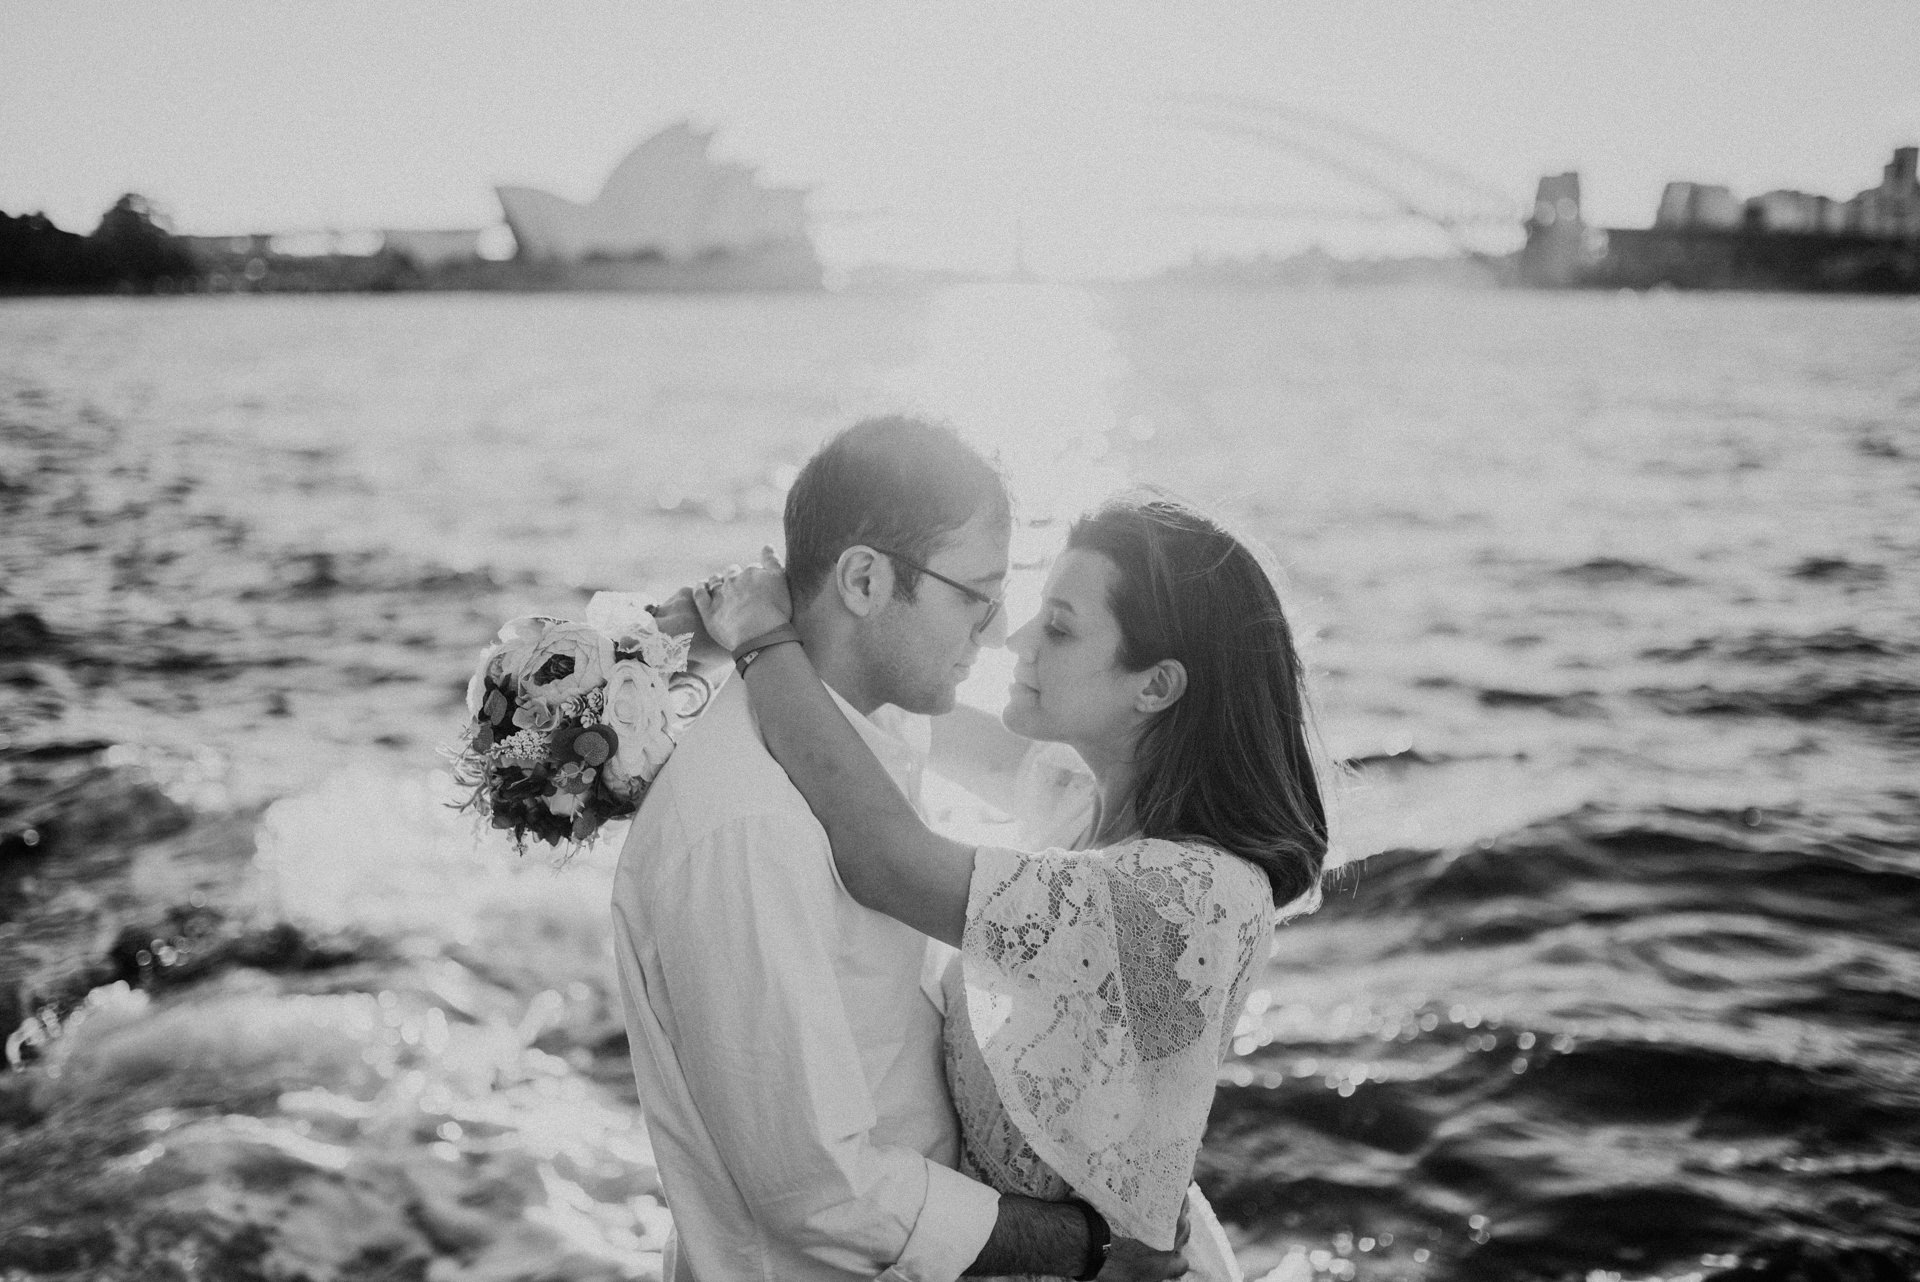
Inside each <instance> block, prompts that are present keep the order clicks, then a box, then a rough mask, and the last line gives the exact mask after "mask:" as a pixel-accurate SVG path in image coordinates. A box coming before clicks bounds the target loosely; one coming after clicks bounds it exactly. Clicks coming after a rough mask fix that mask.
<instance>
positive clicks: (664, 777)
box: [628, 682, 819, 848]
mask: <svg viewBox="0 0 1920 1282" xmlns="http://www.w3.org/2000/svg"><path fill="white" fill-rule="evenodd" d="M745 696H746V691H745V690H743V689H742V688H741V687H740V685H739V683H738V682H728V683H727V685H725V686H723V687H722V688H721V689H720V691H719V693H718V694H716V695H715V696H714V698H713V702H712V703H711V704H710V705H708V707H707V709H706V711H704V712H703V713H701V714H700V716H699V717H698V718H696V719H695V721H694V723H693V724H692V725H691V726H689V727H688V728H687V731H686V733H685V734H684V735H682V736H681V738H680V742H679V743H678V744H677V745H676V746H675V747H674V750H673V755H672V756H670V757H668V758H667V763H666V765H665V766H663V767H661V770H660V773H659V775H658V776H656V777H655V779H654V781H653V785H652V786H651V787H650V788H648V789H647V795H646V798H645V799H644V800H643V801H642V802H641V803H640V813H639V814H638V815H636V816H635V817H634V823H633V833H634V836H635V837H641V838H642V839H643V840H645V841H647V842H649V843H652V844H658V843H661V842H667V843H672V844H675V845H692V844H696V843H699V842H701V841H703V840H706V839H709V838H711V837H713V836H714V835H716V834H718V833H720V832H721V831H722V830H724V829H727V828H730V827H737V826H740V825H743V824H765V825H769V826H774V825H780V824H784V823H794V824H800V825H802V826H803V827H805V828H808V829H812V830H816V831H817V830H818V829H819V824H818V822H817V821H816V820H815V819H814V818H813V812H812V811H811V810H809V809H807V803H806V801H805V799H804V798H802V797H801V796H800V794H799V792H798V791H797V790H796V789H795V788H794V786H793V782H792V781H791V780H789V779H788V778H787V773H786V771H784V770H782V769H781V768H780V763H779V762H777V761H775V760H774V759H773V757H772V755H771V754H770V753H768V751H767V747H766V744H765V743H763V742H762V741H761V739H760V733H759V730H758V728H757V727H756V726H755V725H754V722H753V718H752V716H751V715H750V713H749V711H748V708H747V702H746V697H745ZM633 844H634V842H633V840H632V839H631V838H630V839H629V842H628V845H629V847H630V848H631V847H632V845H633Z"/></svg>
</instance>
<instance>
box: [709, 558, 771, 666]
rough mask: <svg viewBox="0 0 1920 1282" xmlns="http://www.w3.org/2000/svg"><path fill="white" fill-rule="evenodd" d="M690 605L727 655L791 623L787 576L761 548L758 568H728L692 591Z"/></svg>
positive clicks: (755, 566)
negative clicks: (696, 608)
mask: <svg viewBox="0 0 1920 1282" xmlns="http://www.w3.org/2000/svg"><path fill="white" fill-rule="evenodd" d="M693 603H694V605H695V606H697V607H698V608H699V611H700V618H701V620H702V621H703V622H704V623H705V624H706V625H707V633H708V634H709V635H710V636H712V638H713V639H714V640H715V641H716V642H718V643H719V644H720V645H722V646H724V647H726V649H727V650H728V651H732V650H733V649H734V648H736V647H738V646H739V645H741V644H742V643H743V642H746V641H749V640H751V639H752V638H754V637H757V636H759V635H760V634H761V633H763V632H771V631H773V630H774V629H775V628H778V627H781V626H783V625H785V624H788V623H791V622H792V621H793V602H792V599H791V598H790V597H789V596H788V594H787V572H786V568H785V567H784V566H782V565H781V564H780V558H779V557H777V556H775V555H774V554H773V549H772V548H762V549H761V551H760V564H758V565H750V566H746V567H745V568H742V567H740V566H737V565H736V566H730V567H729V568H728V569H727V571H726V573H724V574H718V575H715V576H714V577H713V578H711V579H709V580H707V581H706V582H705V583H703V584H701V585H700V586H699V587H697V588H695V589H693Z"/></svg>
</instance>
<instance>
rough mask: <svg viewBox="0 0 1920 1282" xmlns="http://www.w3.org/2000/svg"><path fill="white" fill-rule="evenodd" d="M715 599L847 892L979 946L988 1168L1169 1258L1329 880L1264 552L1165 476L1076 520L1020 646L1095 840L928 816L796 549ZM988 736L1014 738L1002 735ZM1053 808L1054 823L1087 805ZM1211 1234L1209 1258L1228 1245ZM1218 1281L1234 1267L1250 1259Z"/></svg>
mask: <svg viewBox="0 0 1920 1282" xmlns="http://www.w3.org/2000/svg"><path fill="white" fill-rule="evenodd" d="M695 599H696V603H697V604H698V606H699V608H700V612H701V615H702V617H703V619H704V620H705V622H706V624H707V628H708V631H709V632H710V633H711V634H712V636H713V638H714V640H716V641H717V642H719V643H720V644H721V645H723V646H726V647H728V648H729V649H733V650H735V651H736V654H737V656H738V658H739V660H740V662H741V667H742V671H743V673H744V675H745V680H746V682H747V689H748V694H749V697H750V698H751V700H752V703H753V708H754V712H755V715H756V717H757V718H758V720H759V723H760V728H761V732H762V734H763V735H764V737H765V739H766V742H767V746H768V748H769V749H770V750H771V752H772V753H773V755H774V757H775V758H776V759H777V760H778V761H779V762H780V764H781V765H782V767H784V768H785V769H786V771H787V773H788V775H789V776H790V777H791V778H792V780H793V782H794V785H795V786H796V787H797V788H798V789H799V790H800V792H801V793H802V795H804V796H805V797H806V799H807V802H808V804H809V805H810V806H811V807H812V809H813V811H814V813H815V815H816V816H817V817H818V818H819V819H820V821H821V824H822V826H823V827H824V828H825V830H826V833H827V836H828V839H829V840H830V842H831V844H832V847H833V855H834V861H835V864H836V866H837V867H838V869H839V871H840V876H841V879H842V881H843V882H844V883H845V884H846V887H847V889H848V891H849V892H850V893H851V894H852V895H853V896H854V898H856V899H858V900H859V901H860V902H861V903H862V904H865V905H866V906H867V907H869V908H872V909H875V910H877V911H880V912H883V913H886V914H888V915H890V916H892V917H895V918H896V919H898V920H900V921H902V922H905V923H906V924H908V925H910V926H913V927H915V928H916V929H918V930H920V931H922V932H924V933H926V934H928V935H931V936H933V937H934V938H936V939H940V940H943V941H944V942H946V943H948V944H951V945H953V946H955V947H957V948H958V949H959V957H958V958H957V960H956V962H955V964H954V965H952V966H950V967H949V968H948V971H947V974H946V976H945V979H944V981H943V989H944V993H945V996H946V998H947V1005H946V1009H947V1072H948V1078H949V1081H950V1083H951V1085H952V1088H953V1097H954V1102H955V1105H956V1108H957V1109H958V1111H959V1115H960V1121H961V1134H962V1140H963V1144H964V1159H965V1164H966V1167H967V1169H968V1170H969V1173H970V1174H974V1175H975V1176H976V1177H977V1178H980V1179H982V1180H983V1181H984V1182H986V1183H988V1184H991V1185H993V1186H994V1187H996V1188H998V1189H1000V1190H1002V1191H1008V1192H1017V1193H1022V1194H1025V1195H1027V1196H1031V1197H1042V1198H1051V1199H1064V1198H1067V1197H1070V1196H1074V1195H1078V1196H1079V1197H1081V1198H1083V1199H1085V1200H1086V1201H1087V1202H1088V1203H1090V1204H1091V1205H1092V1206H1093V1207H1094V1208H1095V1209H1097V1210H1098V1211H1100V1212H1101V1213H1102V1214H1103V1215H1104V1216H1105V1217H1106V1219H1107V1221H1108V1223H1109V1224H1111V1226H1112V1229H1113V1232H1114V1233H1115V1234H1116V1235H1122V1236H1125V1237H1129V1238H1135V1239H1138V1240H1140V1241H1142V1242H1145V1243H1146V1244H1148V1245H1149V1246H1151V1247H1154V1248H1157V1249H1162V1250H1164V1249H1167V1248H1168V1247H1169V1246H1170V1244H1172V1243H1173V1242H1174V1240H1175V1235H1176V1232H1177V1230H1178V1225H1179V1221H1180V1215H1181V1208H1182V1206H1183V1204H1184V1202H1185V1199H1186V1197H1187V1193H1188V1185H1189V1182H1190V1180H1191V1177H1192V1171H1193V1162H1194V1157H1195V1155H1196V1154H1197V1152H1198V1149H1199V1145H1200V1138H1201V1133H1202V1132H1203V1130H1204V1129H1205V1126H1206V1121H1207V1113H1208V1109H1209V1107H1210V1104H1211V1101H1212V1096H1213V1088H1214V1080H1215V1074H1216V1072H1217V1070H1218V1067H1219V1063H1220V1060H1221V1058H1222V1056H1223V1055H1224V1053H1225V1050H1226V1044H1227V1041H1228V1039H1229V1038H1230V1037H1231V1036H1232V1032H1233V1027H1234V1024H1235V1021H1236V1020H1237V1018H1238V1016H1239V1013H1240V1009H1241V1005H1242V1002H1243V999H1244V996H1245V991H1246V988H1247V985H1248V983H1249V981H1250V979H1251V977H1252V975H1253V974H1254V972H1255V970H1256V968H1257V967H1258V966H1259V965H1260V964H1261V963H1262V962H1264V961H1265V959H1266V957H1267V946H1268V942H1269V936H1270V933H1271V929H1272V925H1273V920H1274V912H1275V908H1276V905H1281V904H1286V903H1290V902H1292V901H1294V900H1296V899H1299V898H1300V897H1302V896H1304V895H1307V894H1309V893H1310V892H1312V891H1313V890H1314V888H1315V886H1316V884H1317V881H1318V877H1319V872H1320V866H1321V861H1322V858H1323V856H1324V854H1325V851H1326V835H1327V827H1326V818H1325V812H1324V809H1323V807H1322V803H1321V799H1320V791H1319V785H1318V781H1317V779H1316V777H1315V771H1314V767H1313V764H1312V757H1311V755H1310V753H1309V750H1308V743H1307V733H1306V725H1305V701H1304V697H1303V692H1302V680H1301V673H1300V665H1299V661H1298V658H1297V657H1296V655H1295V652H1294V646H1293V641H1292V637H1291V634H1290V632H1289V629H1288V627H1287V622H1286V619H1285V616H1284V614H1283V613H1282V611H1281V607H1280V602H1279V598H1278V596H1277V594H1276V593H1275V591H1274V588H1273V585H1272V583H1271V581H1270V580H1269V579H1268V577H1267V575H1266V573H1265V572H1264V570H1263V569H1262V568H1261V566H1260V564H1259V562H1258V561H1257V560H1256V559H1255V558H1254V556H1253V555H1252V554H1251V553H1250V552H1249V551H1248V550H1247V548H1246V547H1245V546H1244V545H1242V544H1241V543H1239V542H1238V541H1237V540H1235V539H1234V538H1233V537H1232V536H1231V535H1229V534H1228V533H1226V532H1225V531H1224V530H1222V529H1221V528H1220V527H1219V526H1217V525H1216V524H1215V523H1213V522H1212V521H1210V520H1209V519H1207V518H1206V517H1205V516H1203V515H1202V514H1200V513H1199V512H1197V511H1195V510H1194V509H1193V508H1191V507H1189V506H1187V505H1186V504H1184V503H1182V502H1180V501H1179V500H1176V499H1174V498H1171V497H1169V496H1166V495H1164V494H1160V493H1148V494H1145V495H1143V496H1136V497H1131V498H1123V499H1119V500H1115V501H1113V502H1110V503H1109V504H1107V505H1106V506H1104V507H1102V508H1101V509H1100V510H1098V511H1097V512H1095V513H1093V514H1091V515H1089V516H1087V517H1085V518H1083V519H1081V520H1080V521H1079V522H1077V523H1076V524H1075V525H1074V527H1073V529H1072V531H1071V532H1070V534H1069V535H1068V539H1067V548H1066V550H1065V552H1064V553H1063V554H1062V555H1061V556H1060V558H1059V561H1058V562H1057V564H1056V565H1055V566H1054V568H1053V571H1052V573H1051V574H1050V576H1049V578H1048V581H1047V586H1046V593H1045V599H1044V601H1043V603H1042V605H1041V609H1040V613H1039V614H1038V615H1037V616H1036V617H1035V618H1034V619H1033V620H1031V621H1030V622H1028V623H1027V624H1026V625H1025V626H1024V627H1022V628H1021V629H1020V630H1019V631H1018V632H1017V633H1016V634H1014V636H1013V637H1012V638H1011V639H1010V641H1009V645H1010V646H1011V648H1012V649H1013V651H1014V653H1015V655H1016V657H1017V659H1018V664H1017V666H1016V669H1015V680H1014V684H1013V686H1012V689H1011V698H1010V701H1009V703H1008V706H1007V708H1006V711H1005V712H1004V713H1003V716H1002V720H1003V722H1004V724H1005V726H1006V728H1007V729H1008V730H1010V731H1012V732H1013V733H1014V734H1017V735H1020V736H1024V737H1026V738H1028V739H1033V740H1042V741H1048V742H1051V743H1059V744H1065V745H1067V746H1069V747H1071V748H1072V749H1074V750H1075V751H1076V752H1077V753H1078V755H1079V757H1080V758H1082V759H1083V760H1084V761H1085V763H1086V765H1087V766H1088V767H1089V768H1090V769H1091V771H1092V776H1093V779H1092V784H1091V790H1090V796H1089V797H1088V800H1089V801H1090V803H1091V804H1089V805H1087V806H1085V807H1083V808H1082V811H1081V813H1084V816H1085V819H1084V823H1077V824H1076V825H1075V826H1077V827H1079V828H1080V831H1079V832H1077V833H1076V834H1074V839H1073V840H1072V841H1071V843H1070V844H1072V845H1073V846H1075V847H1076V849H1072V850H1069V849H1061V848H1055V849H1047V850H1042V851H1037V852H1035V851H1021V850H1005V849H996V848H992V847H985V846H983V847H979V848H977V849H976V848H974V847H971V846H967V845H964V844H961V843H959V842H955V841H951V840H948V839H946V838H944V837H941V836H940V835H938V834H936V833H934V832H932V831H930V830H929V829H928V828H927V827H926V825H925V824H924V823H922V822H921V820H920V819H919V817H918V815H916V814H915V812H914V810H913V809H912V807H911V806H910V805H909V804H908V802H907V801H906V800H905V799H904V798H903V797H902V796H901V795H900V793H899V792H898V791H897V790H896V789H895V788H894V786H893V784H892V782H891V781H890V780H889V779H888V777H887V775H886V774H885V772H884V771H883V770H882V769H881V767H880V766H879V764H878V763H877V762H876V761H875V760H874V759H873V758H872V756H871V755H870V754H869V753H868V751H867V749H866V747H865V746H864V744H863V743H862V742H861V740H860V739H859V737H858V736H857V735H856V734H855V733H854V731H853V730H852V728H851V727H850V726H849V725H848V724H847V722H846V720H845V718H844V717H843V716H842V715H841V714H840V712H839V711H838V709H837V708H836V707H835V705H834V703H833V702H832V699H831V697H830V696H829V695H828V693H827V692H826V690H825V688H824V687H823V685H822V684H821V682H820V680H819V678H818V676H817V675H816V674H815V673H814V671H813V668H812V666H811V664H810V663H809V662H808V660H807V657H806V654H805V652H804V651H803V650H802V649H801V647H800V646H799V645H797V644H786V643H785V642H788V641H795V640H797V637H794V636H793V635H792V634H791V629H790V628H786V627H785V626H784V625H786V623H787V621H788V605H787V599H786V593H785V585H784V581H783V579H782V578H781V576H780V574H779V572H778V568H777V566H773V567H770V568H765V567H763V568H760V569H752V570H745V571H735V572H731V573H730V574H729V575H728V576H727V577H726V578H725V579H724V581H722V582H721V583H720V584H718V585H717V586H715V587H713V588H711V589H707V588H703V589H701V590H700V591H699V592H697V593H696V594H695ZM782 633H785V635H782ZM965 737H968V738H971V739H972V740H973V741H974V742H976V744H979V745H981V751H980V752H977V753H976V755H977V756H985V757H989V758H990V757H992V756H993V755H994V752H995V748H994V746H993V745H992V743H991V741H990V740H989V739H987V738H986V737H984V736H981V735H979V734H978V733H977V728H976V730H975V732H974V733H972V734H970V735H968V736H965ZM1000 751H1002V752H1004V749H1001V750H1000ZM1067 791H1068V792H1069V793H1070V792H1071V789H1068V790H1067ZM1055 800H1056V802H1057V801H1058V800H1059V798H1058V797H1057V796H1056V798H1055ZM1051 809H1052V810H1053V814H1052V816H1051V820H1052V822H1054V823H1055V824H1056V825H1057V824H1058V823H1059V822H1060V820H1061V816H1062V814H1063V813H1064V814H1066V815H1068V816H1072V815H1074V814H1075V811H1074V808H1073V806H1072V805H1071V804H1066V805H1059V804H1056V805H1054V806H1052V807H1051ZM1198 1205H1200V1206H1202V1207H1204V1203H1203V1202H1201V1203H1199V1204H1198ZM1203 1215H1204V1213H1203ZM1195 1230H1196V1236H1195V1240H1194V1244H1193V1247H1192V1248H1190V1249H1189V1257H1190V1259H1193V1260H1194V1261H1195V1262H1196V1263H1198V1262H1199V1260H1200V1259H1202V1258H1204V1257H1206V1256H1207V1255H1208V1254H1209V1250H1208V1248H1209V1246H1210V1245H1212V1246H1218V1245H1219V1242H1218V1234H1217V1228H1214V1226H1212V1225H1210V1224H1196V1225H1195ZM1209 1239H1210V1240H1209ZM1204 1272H1205V1273H1206V1275H1208V1276H1220V1277H1230V1276H1234V1274H1233V1271H1232V1264H1231V1258H1230V1256H1228V1257H1227V1258H1225V1259H1224V1260H1219V1259H1216V1260H1215V1262H1214V1263H1213V1264H1212V1265H1211V1266H1210V1267H1209V1268H1207V1269H1206V1270H1204Z"/></svg>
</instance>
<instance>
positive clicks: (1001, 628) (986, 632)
mask: <svg viewBox="0 0 1920 1282" xmlns="http://www.w3.org/2000/svg"><path fill="white" fill-rule="evenodd" d="M973 639H974V642H975V644H977V645H978V646H979V647H980V648H981V649H982V650H998V649H999V648H1000V647H1001V646H1004V645H1005V644H1006V643H1007V607H1006V606H1005V605H1001V606H999V607H998V608H997V609H995V610H994V612H993V617H992V618H990V619H988V620H987V622H986V625H985V626H984V627H982V628H981V629H980V630H979V631H978V632H976V633H974V634H973Z"/></svg>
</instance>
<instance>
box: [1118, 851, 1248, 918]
mask: <svg viewBox="0 0 1920 1282" xmlns="http://www.w3.org/2000/svg"><path fill="white" fill-rule="evenodd" d="M1102 853H1104V854H1105V855H1107V856H1108V857H1109V858H1111V859H1112V860H1113V861H1114V863H1115V865H1116V866H1117V868H1118V869H1119V870H1120V871H1122V872H1124V873H1126V874H1128V875H1129V876H1131V877H1135V878H1143V879H1147V880H1150V881H1155V882H1166V883H1169V884H1170V885H1171V884H1174V883H1177V884H1179V885H1180V886H1181V887H1182V889H1183V890H1184V891H1185V893H1184V894H1183V895H1182V896H1181V898H1183V899H1185V900H1186V901H1187V902H1188V903H1189V904H1191V905H1192V906H1193V907H1194V908H1195V909H1198V907H1199V905H1200V904H1201V903H1211V904H1219V905H1226V906H1228V908H1229V909H1230V910H1231V915H1232V916H1235V917H1240V916H1244V915H1257V914H1259V913H1261V912H1271V911H1272V908H1273V902H1272V899H1273V891H1272V887H1271V885H1270V883H1269V882H1268V881H1267V875H1266V873H1264V872H1262V871H1261V870H1260V868H1259V866H1258V865H1256V864H1255V863H1254V862H1253V861H1252V860H1250V859H1243V858H1242V857H1240V856H1239V855H1236V854H1234V853H1233V852H1231V851H1229V850H1225V849H1223V848H1222V847H1220V846H1216V845H1215V844H1213V843H1212V842H1210V841H1205V840H1202V839H1200V838H1197V837H1183V838H1179V839H1173V838H1166V837H1136V838H1134V839H1133V840H1131V841H1128V842H1123V843H1121V844H1120V845H1118V846H1113V847H1110V848H1109V849H1108V850H1106V851H1104V852H1102Z"/></svg>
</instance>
